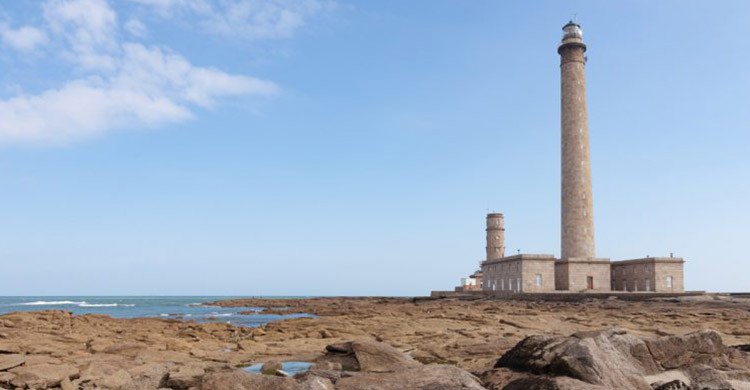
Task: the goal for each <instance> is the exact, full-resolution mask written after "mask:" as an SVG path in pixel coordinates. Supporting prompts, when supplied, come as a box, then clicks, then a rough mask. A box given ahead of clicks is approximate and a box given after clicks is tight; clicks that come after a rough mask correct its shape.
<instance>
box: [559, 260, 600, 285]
mask: <svg viewBox="0 0 750 390" xmlns="http://www.w3.org/2000/svg"><path fill="white" fill-rule="evenodd" d="M555 278H556V280H555V281H556V283H555V288H556V289H558V290H568V291H610V288H611V286H612V281H611V274H610V262H609V259H569V260H559V261H557V262H556V263H555ZM588 278H592V280H591V281H592V282H593V289H591V288H589V287H590V286H589V280H588Z"/></svg>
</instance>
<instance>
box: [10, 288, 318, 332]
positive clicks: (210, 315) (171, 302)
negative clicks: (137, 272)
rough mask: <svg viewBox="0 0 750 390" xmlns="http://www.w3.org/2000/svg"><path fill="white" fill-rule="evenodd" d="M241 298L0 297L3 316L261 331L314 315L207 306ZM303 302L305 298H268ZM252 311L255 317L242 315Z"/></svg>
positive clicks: (253, 308) (258, 308) (252, 308)
mask: <svg viewBox="0 0 750 390" xmlns="http://www.w3.org/2000/svg"><path fill="white" fill-rule="evenodd" d="M238 298H263V297H241V296H240V297H230V296H174V297H168V296H123V297H116V296H87V297H83V296H60V297H49V296H45V297H0V314H6V313H11V312H16V311H37V310H67V311H70V312H73V313H74V314H105V315H108V316H111V317H116V318H137V317H153V318H171V319H176V320H183V321H196V322H222V323H229V324H233V325H237V326H248V327H258V326H261V325H263V324H267V323H269V322H274V321H281V320H285V319H290V318H300V317H309V318H313V317H315V316H314V315H311V314H304V313H291V314H286V315H279V314H263V313H262V312H261V310H262V309H263V308H260V307H219V306H207V305H205V304H206V303H208V302H214V301H220V300H225V299H238ZM266 298H289V299H292V298H302V297H266ZM242 311H253V312H254V313H253V314H240V312H242Z"/></svg>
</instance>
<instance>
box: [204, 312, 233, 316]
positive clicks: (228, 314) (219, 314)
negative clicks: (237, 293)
mask: <svg viewBox="0 0 750 390" xmlns="http://www.w3.org/2000/svg"><path fill="white" fill-rule="evenodd" d="M233 315H234V313H211V314H207V315H206V317H230V316H233Z"/></svg>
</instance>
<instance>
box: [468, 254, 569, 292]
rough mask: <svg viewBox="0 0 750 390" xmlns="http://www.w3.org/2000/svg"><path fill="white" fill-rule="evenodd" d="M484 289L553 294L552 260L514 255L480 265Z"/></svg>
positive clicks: (546, 256)
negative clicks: (551, 292)
mask: <svg viewBox="0 0 750 390" xmlns="http://www.w3.org/2000/svg"><path fill="white" fill-rule="evenodd" d="M482 274H484V283H485V284H484V289H485V290H489V291H508V292H516V293H518V292H550V291H555V257H554V256H553V255H542V254H526V253H524V254H517V255H513V256H508V257H503V258H500V259H493V260H487V261H485V262H484V263H482Z"/></svg>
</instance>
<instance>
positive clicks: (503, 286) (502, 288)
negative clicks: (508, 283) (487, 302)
mask: <svg viewBox="0 0 750 390" xmlns="http://www.w3.org/2000/svg"><path fill="white" fill-rule="evenodd" d="M500 290H505V279H500Z"/></svg>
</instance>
